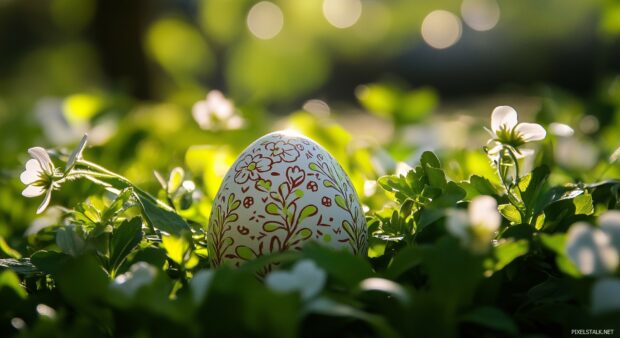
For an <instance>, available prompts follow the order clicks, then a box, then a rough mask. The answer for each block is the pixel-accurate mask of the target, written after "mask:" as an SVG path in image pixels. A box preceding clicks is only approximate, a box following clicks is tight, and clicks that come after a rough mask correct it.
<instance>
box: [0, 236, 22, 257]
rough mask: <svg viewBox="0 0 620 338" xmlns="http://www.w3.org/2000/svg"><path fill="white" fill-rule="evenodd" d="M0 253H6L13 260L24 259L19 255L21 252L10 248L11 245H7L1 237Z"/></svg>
mask: <svg viewBox="0 0 620 338" xmlns="http://www.w3.org/2000/svg"><path fill="white" fill-rule="evenodd" d="M0 253H4V254H5V255H7V256H9V257H11V258H18V259H19V258H22V255H21V254H20V253H19V251H17V250H15V249H13V248H11V247H10V246H9V243H7V242H6V241H5V240H4V237H2V236H0Z"/></svg>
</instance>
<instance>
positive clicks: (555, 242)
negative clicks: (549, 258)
mask: <svg viewBox="0 0 620 338" xmlns="http://www.w3.org/2000/svg"><path fill="white" fill-rule="evenodd" d="M538 238H539V239H540V242H541V243H542V244H543V245H544V246H545V247H547V248H548V249H549V250H551V251H553V252H555V254H556V256H555V262H556V264H557V266H558V268H559V269H560V270H561V271H562V272H564V273H565V274H567V275H569V276H573V277H579V276H581V273H580V272H579V270H578V269H577V266H575V264H574V263H573V262H572V261H571V260H570V258H568V256H567V254H566V250H565V247H566V234H565V233H555V234H545V233H541V234H540V235H539V236H538Z"/></svg>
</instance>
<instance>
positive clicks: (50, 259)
mask: <svg viewBox="0 0 620 338" xmlns="http://www.w3.org/2000/svg"><path fill="white" fill-rule="evenodd" d="M70 260H71V256H69V255H67V254H64V253H60V252H56V251H45V250H40V251H37V252H35V253H34V254H32V256H31V257H30V261H31V262H32V264H34V265H35V266H36V267H37V268H38V269H39V270H41V271H43V272H45V273H49V274H52V275H53V274H56V273H57V272H58V271H60V270H61V269H62V267H63V266H64V265H65V264H66V263H67V262H69V261H70Z"/></svg>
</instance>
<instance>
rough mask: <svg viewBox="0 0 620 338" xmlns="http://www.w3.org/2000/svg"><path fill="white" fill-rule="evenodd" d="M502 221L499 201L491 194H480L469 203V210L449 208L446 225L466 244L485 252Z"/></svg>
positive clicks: (451, 232) (475, 249) (476, 250)
mask: <svg viewBox="0 0 620 338" xmlns="http://www.w3.org/2000/svg"><path fill="white" fill-rule="evenodd" d="M501 222H502V217H501V215H500V214H499V212H498V211H497V201H496V200H495V199H494V198H493V197H491V196H478V197H475V198H474V199H473V200H472V201H471V202H470V203H469V207H468V209H467V212H465V211H463V210H449V211H448V218H447V224H446V226H447V230H448V232H450V234H452V235H453V236H454V237H456V238H458V239H459V240H460V241H461V243H462V244H463V245H464V246H466V247H468V248H470V249H471V250H472V251H474V252H478V253H483V252H485V251H486V250H487V249H488V248H489V245H490V244H491V241H492V240H493V238H494V237H495V232H496V231H497V230H498V229H499V226H500V225H501Z"/></svg>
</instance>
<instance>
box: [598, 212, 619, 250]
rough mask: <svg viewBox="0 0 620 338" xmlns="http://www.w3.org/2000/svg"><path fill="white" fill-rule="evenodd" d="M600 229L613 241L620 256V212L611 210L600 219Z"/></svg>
mask: <svg viewBox="0 0 620 338" xmlns="http://www.w3.org/2000/svg"><path fill="white" fill-rule="evenodd" d="M598 224H599V228H600V229H601V230H602V231H603V232H605V233H606V234H607V235H608V236H609V237H610V239H611V243H612V245H613V246H614V248H615V249H616V251H618V253H619V254H620V211H618V210H611V211H607V212H605V213H604V214H602V215H601V216H600V217H599V218H598Z"/></svg>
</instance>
